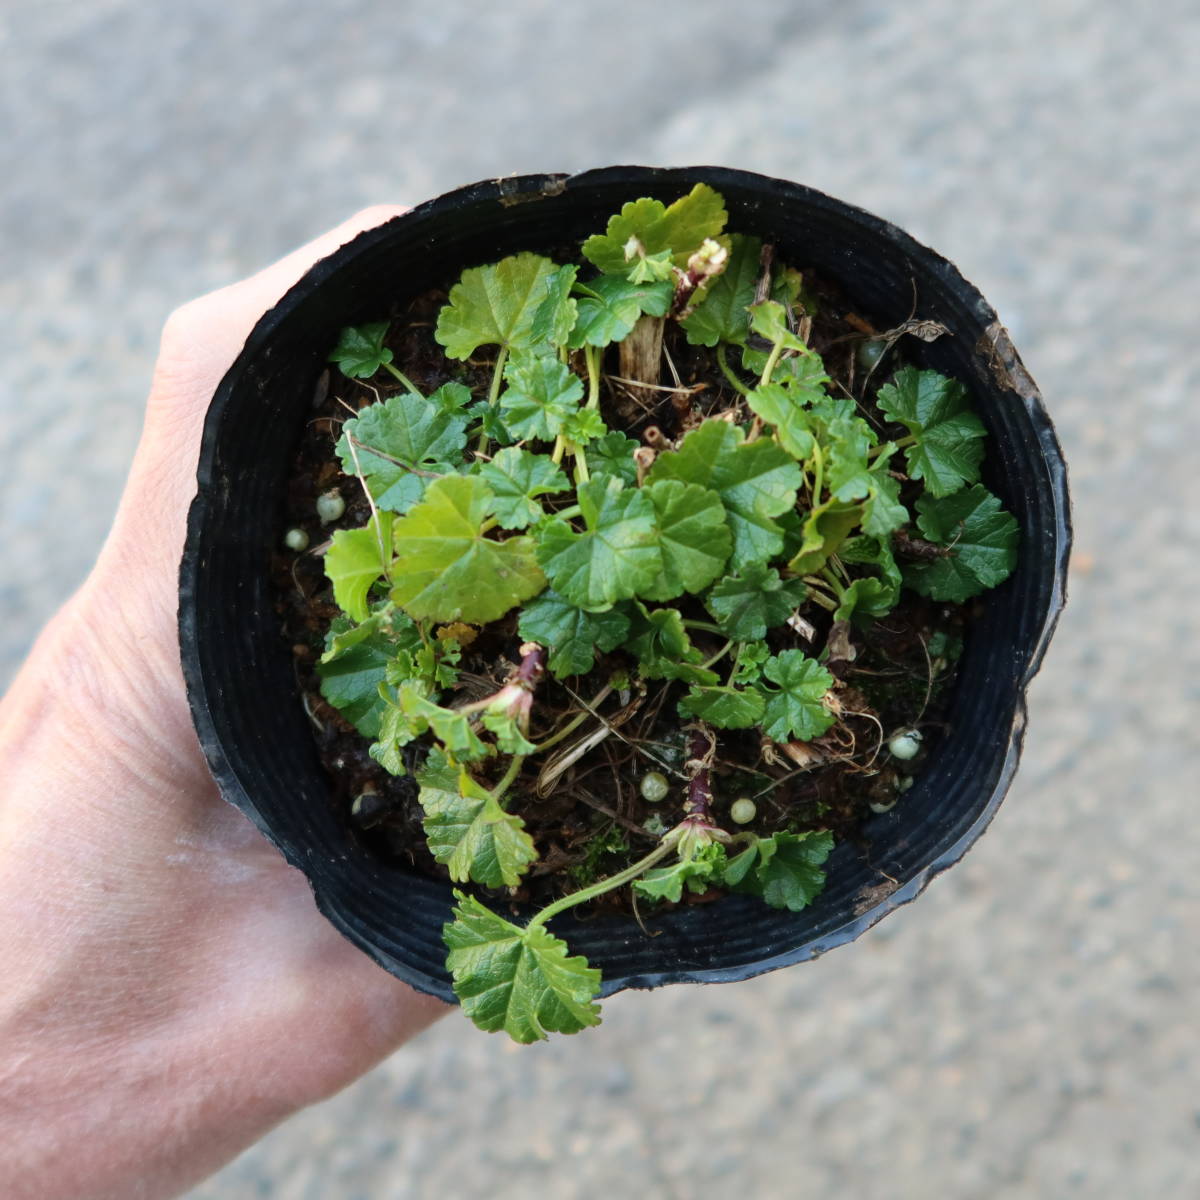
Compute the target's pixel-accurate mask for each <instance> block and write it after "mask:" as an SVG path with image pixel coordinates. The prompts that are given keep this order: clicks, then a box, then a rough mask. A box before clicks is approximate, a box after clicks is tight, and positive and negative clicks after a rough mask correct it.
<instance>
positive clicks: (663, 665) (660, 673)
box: [626, 600, 718, 687]
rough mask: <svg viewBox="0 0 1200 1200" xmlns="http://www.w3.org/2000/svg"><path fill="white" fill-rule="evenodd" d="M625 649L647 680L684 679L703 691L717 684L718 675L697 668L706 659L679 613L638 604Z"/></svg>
mask: <svg viewBox="0 0 1200 1200" xmlns="http://www.w3.org/2000/svg"><path fill="white" fill-rule="evenodd" d="M626 648H627V649H628V650H629V653H630V654H632V655H633V656H634V658H636V659H637V660H638V673H639V674H640V675H641V676H642V677H643V678H645V679H682V680H684V681H686V682H687V683H696V684H700V685H702V686H704V687H709V686H711V685H713V684H715V683H716V682H717V679H718V676H717V673H716V672H715V671H707V670H704V669H703V668H702V667H698V666H697V665H696V664H697V663H699V662H701V661H702V660H703V658H704V655H703V654H701V653H700V651H699V650H698V649H697V648H696V647H695V646H693V645H692V639H691V638H689V637H688V635H687V630H686V629H685V628H684V625H683V617H682V616H681V615H680V613H679V610H678V609H675V608H647V607H646V606H645V605H644V604H643V603H642V602H641V601H640V600H635V601H634V602H633V606H632V612H631V619H630V629H629V640H628V642H627V643H626Z"/></svg>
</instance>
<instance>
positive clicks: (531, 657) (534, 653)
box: [509, 642, 546, 692]
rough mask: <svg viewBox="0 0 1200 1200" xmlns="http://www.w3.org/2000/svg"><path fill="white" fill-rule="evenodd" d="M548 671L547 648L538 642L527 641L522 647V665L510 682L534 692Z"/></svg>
mask: <svg viewBox="0 0 1200 1200" xmlns="http://www.w3.org/2000/svg"><path fill="white" fill-rule="evenodd" d="M545 673H546V650H545V648H544V647H543V646H539V645H538V644H537V642H526V643H525V644H524V645H523V646H522V647H521V665H520V666H519V667H518V668H517V669H516V671H515V672H514V673H513V675H512V678H511V679H510V680H509V682H510V683H515V684H517V685H518V687H522V688H524V689H525V690H526V691H527V692H532V691H533V690H534V689H535V688H536V687H537V685H538V684H539V683H540V682H541V678H542V676H543V675H544V674H545Z"/></svg>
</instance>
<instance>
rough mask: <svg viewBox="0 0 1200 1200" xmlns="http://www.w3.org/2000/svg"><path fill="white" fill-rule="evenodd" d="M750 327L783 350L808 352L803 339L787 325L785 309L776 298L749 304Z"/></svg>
mask: <svg viewBox="0 0 1200 1200" xmlns="http://www.w3.org/2000/svg"><path fill="white" fill-rule="evenodd" d="M750 328H751V330H752V331H753V332H754V333H757V334H758V336H759V337H763V338H766V339H767V341H768V342H771V343H772V344H774V345H776V346H782V347H783V348H784V349H785V350H799V351H801V352H803V353H805V354H807V353H809V352H810V351H809V349H808V344H807V343H806V342H805V341H804V339H803V338H801V337H799V336H798V335H797V334H794V333H793V332H792V331H791V330H790V329H789V328H788V327H787V309H785V308H784V307H783V305H782V304H780V303H779V302H778V301H777V300H763V301H760V302H759V303H758V304H752V305H751V306H750Z"/></svg>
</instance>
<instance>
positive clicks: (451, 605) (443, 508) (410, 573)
mask: <svg viewBox="0 0 1200 1200" xmlns="http://www.w3.org/2000/svg"><path fill="white" fill-rule="evenodd" d="M495 500H496V497H495V495H494V494H493V492H492V490H491V489H490V488H489V487H488V486H487V484H486V483H484V482H483V480H482V479H477V478H473V477H464V476H461V475H453V476H449V477H447V478H445V479H438V480H436V481H434V482H433V483H432V484H430V486H429V489H428V490H427V491H426V493H425V498H424V499H423V500H422V501H421V502H420V503H419V504H418V505H416V506H415V507H414V508H413V509H412V511H411V512H409V513H408V515H407V516H403V517H398V518H397V519H396V524H395V529H394V535H395V546H396V557H395V560H394V562H393V563H392V581H393V582H392V599H393V600H394V601H395V602H396V603H397V604H398V605H400V607H401V608H403V609H404V610H405V612H407V613H408V614H409V616H411V617H415V618H416V619H417V620H418V621H423V620H431V621H470V622H473V623H475V624H481V625H482V624H486V623H487V622H488V621H494V620H496V619H497V618H498V617H501V616H503V615H504V614H505V613H506V612H508V610H509V609H510V608H512V607H513V605H515V604H520V603H521V601H522V600H528V599H529V598H530V597H531V596H536V595H537V593H538V592H540V591H541V590H542V589H543V588H544V587H545V586H546V580H545V576H543V575H542V572H541V569H540V568H539V567H538V565H537V561H536V560H535V558H534V556H533V542H532V539H530V538H527V537H516V538H509V539H508V540H507V541H504V542H497V541H492V540H491V539H490V538H487V537H485V536H484V533H483V523H484V521H485V519H486V518H487V516H488V515H489V513H491V512H492V510H493V507H494V505H495Z"/></svg>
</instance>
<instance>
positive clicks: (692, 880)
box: [633, 842, 726, 904]
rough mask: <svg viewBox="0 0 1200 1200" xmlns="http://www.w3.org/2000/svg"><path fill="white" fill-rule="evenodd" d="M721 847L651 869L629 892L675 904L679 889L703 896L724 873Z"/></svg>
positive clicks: (711, 844) (715, 844) (704, 849)
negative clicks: (701, 893)
mask: <svg viewBox="0 0 1200 1200" xmlns="http://www.w3.org/2000/svg"><path fill="white" fill-rule="evenodd" d="M725 861H726V856H725V847H724V846H722V845H721V844H720V843H719V842H709V843H708V845H706V846H702V847H701V848H700V849H699V850H698V851H697V853H696V854H695V856H694V857H684V858H680V859H678V860H677V861H675V862H673V863H672V864H671V865H670V866H668V867H652V868H651V869H650V870H649V871H647V872H646V873H645V875H643V876H642V877H641V879H638V880H636V881H635V882H634V885H633V890H634V891H635V892H638V893H640V894H641V895H643V896H647V897H649V898H650V899H651V900H669V901H671V903H672V904H678V903H679V901H680V900H682V899H683V889H684V887H685V886H686V888H687V890H688V891H689V892H696V893H699V892H706V891H708V889H709V888H710V887H712V886H713V884H714V883H716V882H717V881H718V880H720V879H721V877H722V875H723V874H724V871H725Z"/></svg>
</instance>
